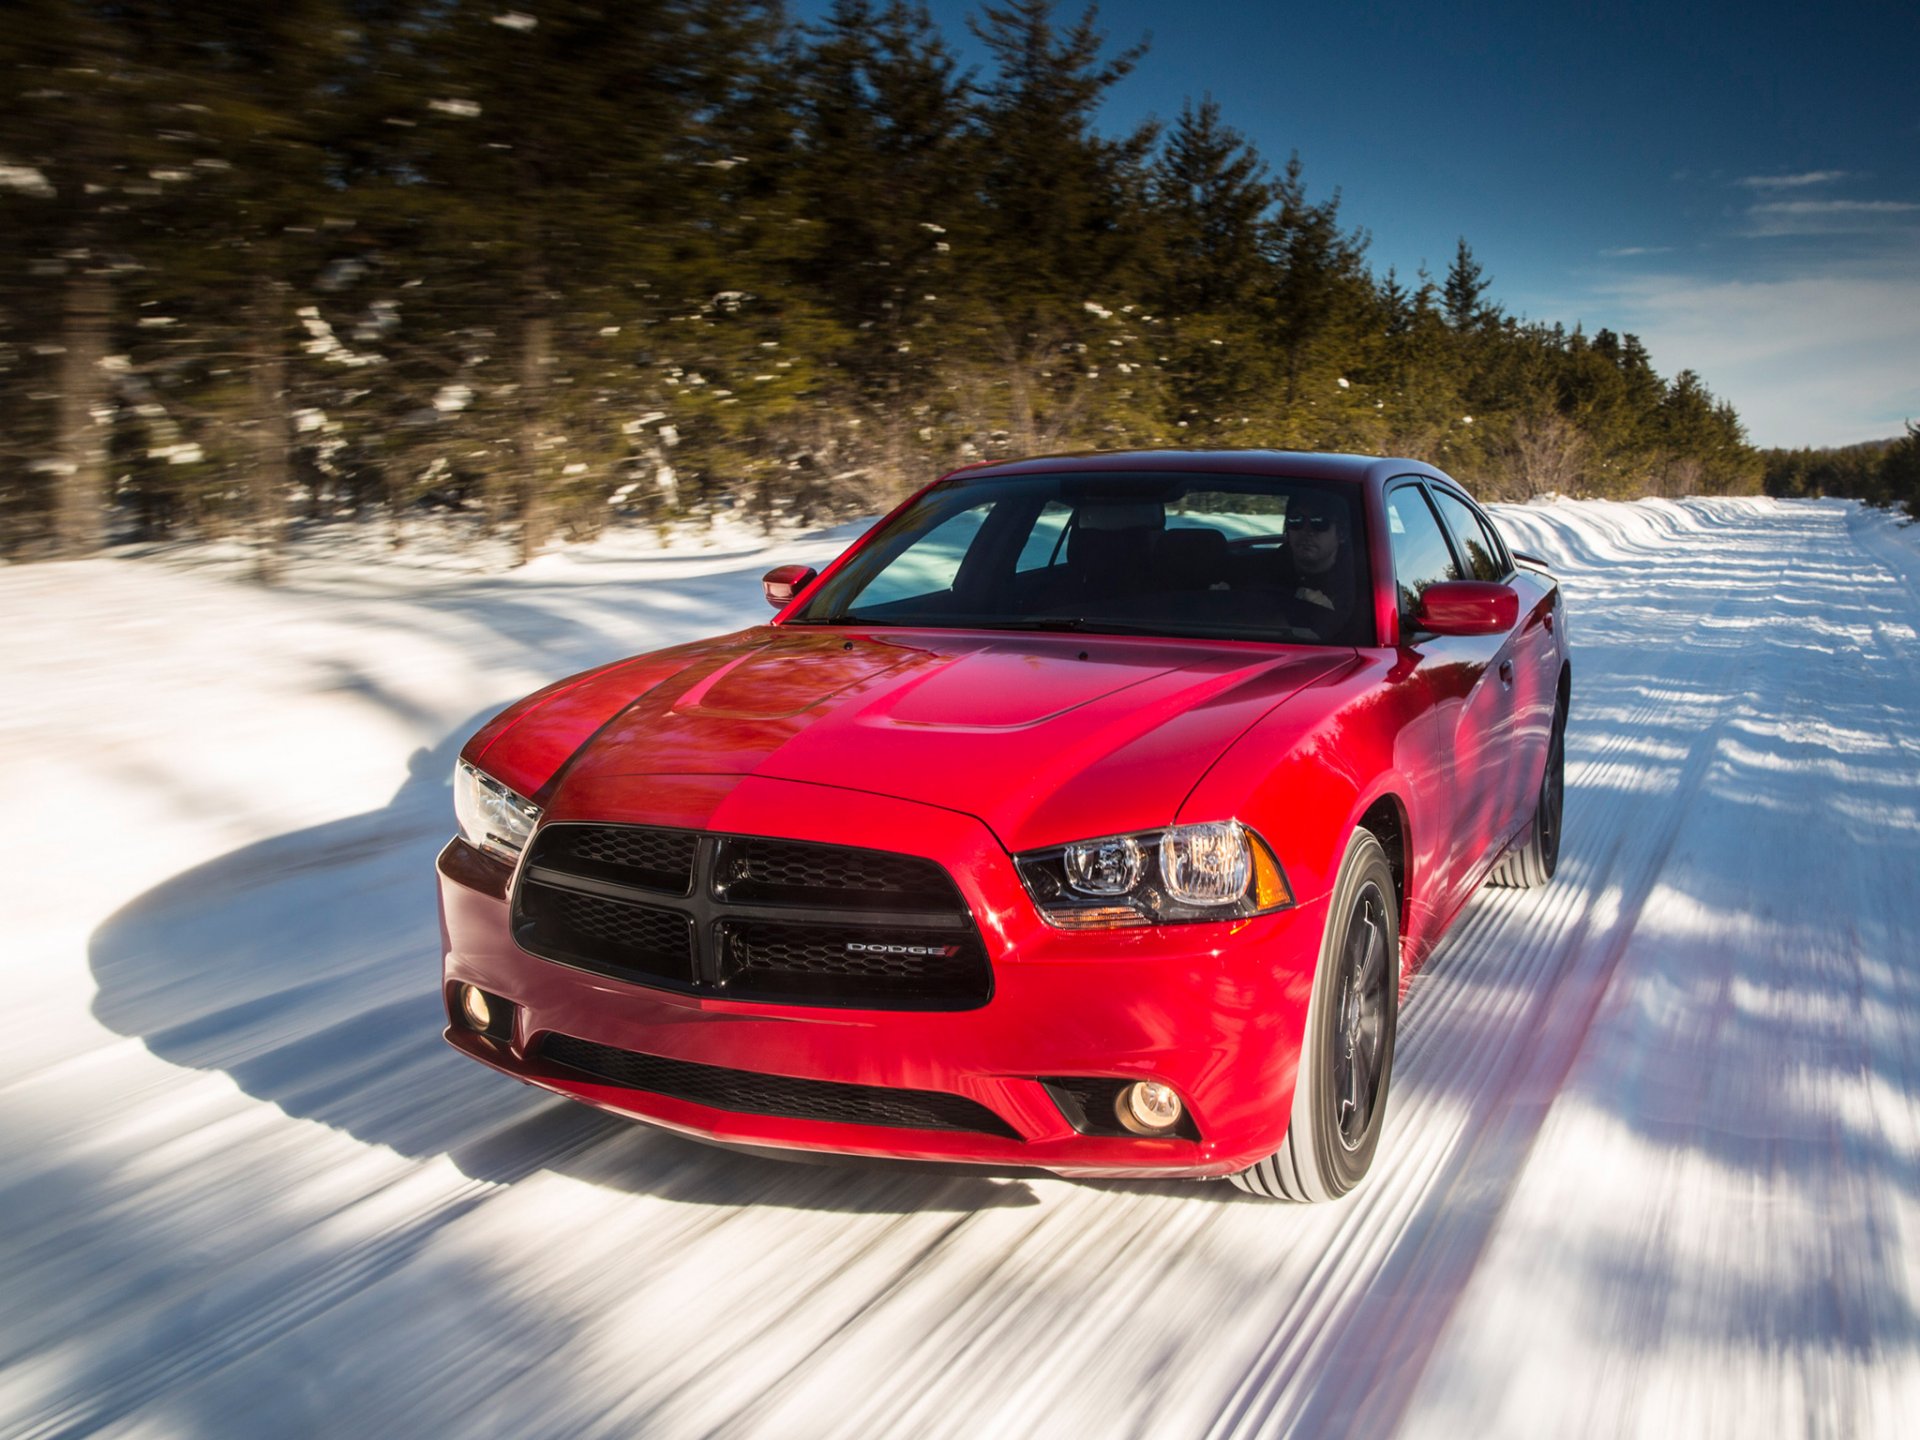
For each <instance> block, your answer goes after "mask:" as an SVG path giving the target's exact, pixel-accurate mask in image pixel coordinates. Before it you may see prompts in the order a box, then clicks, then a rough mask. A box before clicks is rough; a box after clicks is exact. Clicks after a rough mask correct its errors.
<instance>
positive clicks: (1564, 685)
mask: <svg viewBox="0 0 1920 1440" xmlns="http://www.w3.org/2000/svg"><path fill="white" fill-rule="evenodd" d="M1554 703H1555V704H1556V705H1557V706H1559V707H1560V718H1561V719H1562V720H1564V719H1566V716H1567V710H1568V708H1569V707H1570V706H1571V705H1572V704H1573V665H1572V663H1571V662H1569V663H1567V664H1565V665H1562V666H1561V667H1560V693H1559V694H1558V695H1556V696H1555V697H1554Z"/></svg>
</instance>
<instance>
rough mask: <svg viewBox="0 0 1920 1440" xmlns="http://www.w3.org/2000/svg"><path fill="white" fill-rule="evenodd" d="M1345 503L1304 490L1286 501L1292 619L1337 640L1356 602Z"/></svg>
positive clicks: (1323, 638) (1317, 632)
mask: <svg viewBox="0 0 1920 1440" xmlns="http://www.w3.org/2000/svg"><path fill="white" fill-rule="evenodd" d="M1342 509H1343V507H1342V506H1339V505H1336V504H1333V503H1331V502H1330V501H1329V500H1328V499H1327V498H1325V497H1323V496H1317V495H1304V496H1301V497H1300V498H1299V499H1297V500H1295V501H1293V503H1292V504H1290V505H1289V506H1288V507H1287V520H1286V526H1287V558H1288V559H1289V560H1290V561H1291V562H1292V568H1293V581H1292V586H1291V589H1290V592H1289V597H1288V598H1289V599H1290V600H1291V602H1292V603H1291V605H1290V606H1289V607H1288V608H1289V609H1290V611H1291V612H1292V620H1293V623H1295V624H1297V625H1300V626H1303V627H1304V628H1306V629H1309V630H1311V631H1313V632H1314V633H1315V634H1316V635H1318V636H1319V637H1320V638H1321V639H1322V640H1333V639H1335V638H1337V637H1339V636H1342V635H1344V634H1345V633H1346V631H1347V626H1348V622H1349V621H1351V620H1352V619H1353V612H1354V608H1355V606H1356V605H1357V603H1358V600H1359V596H1358V593H1357V592H1358V585H1357V584H1356V581H1355V576H1354V565H1353V553H1352V547H1351V546H1349V545H1348V544H1346V543H1345V535H1344V530H1345V523H1344V522H1345V516H1344V515H1343V514H1341V511H1342Z"/></svg>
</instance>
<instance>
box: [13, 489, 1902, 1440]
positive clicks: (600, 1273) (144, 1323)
mask: <svg viewBox="0 0 1920 1440" xmlns="http://www.w3.org/2000/svg"><path fill="white" fill-rule="evenodd" d="M1500 518H1501V521H1502V524H1503V525H1504V526H1505V527H1506V528H1507V530H1508V533H1509V536H1510V538H1511V539H1512V540H1513V541H1514V543H1515V545H1516V546H1517V547H1518V548H1521V549H1528V550H1533V551H1537V552H1539V553H1541V554H1543V555H1545V556H1547V557H1549V558H1550V559H1551V560H1553V562H1554V563H1555V564H1556V566H1557V567H1558V568H1559V570H1560V573H1561V574H1562V576H1563V578H1564V581H1565V584H1566V587H1567V593H1568V604H1569V612H1570V617H1571V623H1572V632H1573V643H1574V665H1575V684H1574V696H1575V699H1574V712H1573V720H1572V724H1571V727H1570V730H1569V734H1568V775H1567V811H1566V849H1565V851H1564V852H1563V856H1562V862H1561V871H1560V875H1559V878H1558V879H1556V880H1555V882H1554V883H1553V884H1552V885H1551V886H1549V887H1548V888H1547V889H1545V890H1543V891H1533V892H1501V891H1488V892H1486V893H1484V894H1482V895H1481V896H1479V897H1478V898H1477V899H1475V901H1474V902H1473V903H1472V905H1471V906H1470V907H1469V909H1468V911H1467V912H1466V914H1465V916H1464V917H1463V919H1462V920H1461V922H1459V923H1458V925H1457V926H1456V928H1455V930H1454V932H1453V933H1452V935H1451V936H1450V937H1449V939H1448V941H1447V943H1446V944H1445V945H1444V947H1443V948H1442V950H1441V951H1440V953H1439V954H1438V955H1437V956H1436V957H1435V958H1434V960H1433V961H1432V962H1431V963H1430V965H1429V966H1428V968H1427V969H1426V970H1425V971H1424V972H1423V973H1422V974H1421V975H1420V976H1419V977H1418V978H1417V979H1416V980H1415V981H1414V983H1413V986H1412V988H1411V991H1410V993H1409V996H1408V999H1407V1003H1406V1007H1405V1009H1404V1011H1403V1015H1402V1030H1401V1039H1400V1050H1399V1054H1398V1056H1397V1064H1396V1074H1395V1088H1394V1093H1393V1100H1392V1108H1391V1111H1390V1114H1389V1117H1388V1128H1387V1135H1386V1139H1385V1142H1384V1145H1383V1148H1382V1152H1381V1160H1380V1161H1379V1162H1377V1163H1376V1167H1375V1172H1374V1175H1373V1176H1372V1177H1371V1179H1370V1180H1369V1181H1368V1182H1367V1184H1366V1185H1365V1186H1364V1187H1363V1188H1362V1189H1361V1191H1359V1192H1358V1193H1357V1194H1355V1195H1354V1196H1351V1197H1349V1198H1348V1199H1347V1200H1345V1201H1343V1202H1341V1203H1339V1204H1335V1205H1331V1206H1322V1207H1314V1208H1288V1207H1279V1206H1273V1205H1267V1204H1262V1203H1259V1202H1256V1201H1252V1200H1250V1199H1247V1198H1245V1197H1242V1196H1240V1195H1239V1194H1238V1193H1237V1192H1236V1191H1233V1190H1232V1189H1231V1188H1230V1187H1228V1186H1225V1185H1202V1184H1171V1183H1168V1184H1151V1185H1120V1184H1092V1183H1075V1182H1069V1181H1062V1180H1056V1179H1050V1178H1036V1177H1020V1176H1015V1177H1008V1176H990V1175H974V1174H950V1173H944V1172H928V1171H921V1170H909V1169H901V1168H874V1167H864V1168H863V1167H847V1168H832V1167H817V1166H806V1165H794V1164H782V1163H779V1162H775V1161H770V1160H761V1159H756V1158H750V1157H745V1156H740V1155H735V1154H731V1153H727V1152H722V1151H717V1150H710V1149H706V1148H704V1147H701V1146H698V1145H694V1144H691V1143H689V1142H686V1141H683V1140H680V1139H678V1138H676V1137H673V1136H669V1135H666V1134H662V1133H657V1132H653V1131H649V1130H647V1129H645V1128H643V1127H639V1126H634V1125H629V1124H626V1123H623V1122H620V1121H616V1120H612V1119H609V1118H606V1117H603V1116H600V1115H598V1114H596V1113H593V1112H590V1111H587V1110H585V1109H582V1108H580V1107H576V1106H572V1105H569V1104H566V1103H564V1102H561V1101H557V1100H554V1099H552V1098H550V1097H547V1096H544V1095H542V1094H540V1093H537V1092H534V1091H531V1090H526V1089H523V1088H521V1087H519V1086H516V1085H514V1084H513V1083H512V1082H511V1081H508V1080H505V1079H503V1078H501V1077H497V1076H494V1075H491V1074H489V1073H487V1072H485V1071H483V1070H481V1069H480V1068H478V1067H476V1066H474V1065H473V1064H472V1063H471V1062H469V1061H466V1060H464V1059H462V1058H461V1057H459V1056H457V1055H455V1054H454V1053H453V1052H452V1051H451V1050H449V1049H448V1048H447V1047H446V1046H444V1045H443V1044H442V1043H441V1041H440V1039H439V1029H440V1025H441V1018H440V1014H439V1004H438V999H437V996H436V991H435V983H436V977H437V958H438V957H437V948H438V946H437V934H436V930H435V920H434V908H433V890H432V859H433V855H434V852H435V851H436V850H437V848H438V847H439V845H440V844H441V843H442V841H443V840H444V838H445V836H446V834H447V833H448V831H449V828H450V817H449V814H448V796H449V791H448V788H447V785H446V776H447V773H448V771H449V769H450V767H451V763H452V757H453V754H454V751H455V749H456V748H457V746H458V744H459V743H460V741H461V739H463V738H464V736H465V735H466V733H467V732H468V731H469V730H470V729H471V728H472V726H473V725H474V724H475V723H477V721H478V720H479V719H480V718H482V717H483V716H484V714H485V713H488V712H489V711H490V710H491V709H492V708H494V707H495V706H497V705H498V704H499V703H501V702H503V701H505V700H507V699H510V698H512V697H513V696H515V695H517V694H519V693H521V692H522V691H524V690H527V689H530V688H532V686H533V685H535V684H537V683H539V682H541V681H543V680H545V679H547V678H550V677H552V676H554V675H557V674H561V673H565V672H567V671H571V670H574V669H578V668H581V667H582V666H584V665H586V664H589V663H592V662H593V661H596V660H598V659H601V658H605V657H609V656H612V655H616V654H621V653H627V652H629V651H634V650H640V649H646V648H651V647H653V646H655V645H658V644H663V643H668V642H671V641H675V640H680V639H687V638H692V637H694V636H697V635H701V634H707V633H713V632H716V631H720V630H724V629H729V628H732V627H734V626H735V625H737V624H740V623H745V622H748V621H751V620H754V619H757V618H758V616H759V615H761V614H764V613H765V611H764V607H763V606H762V604H761V602H760V599H759V595H758V585H757V584H756V583H755V580H756V577H757V576H758V574H759V572H760V571H761V570H763V569H764V568H766V566H767V565H768V564H770V563H774V562H775V561H777V560H782V559H803V560H812V561H816V562H817V561H818V560H820V559H823V558H825V557H826V556H828V555H831V554H832V553H834V552H835V551H836V550H837V549H838V548H839V546H840V545H842V544H844V541H845V537H844V535H841V536H832V537H826V538H821V539H814V540H809V541H803V542H799V543H794V544H786V545H782V546H780V547H778V548H777V549H776V550H774V551H770V552H763V551H761V550H760V549H758V548H756V547H754V546H751V545H745V544H743V545H740V546H737V547H735V548H734V549H732V550H731V551H729V550H726V549H724V548H723V549H719V550H713V549H709V550H705V551H697V552H678V551H674V552H662V553H658V554H645V553H632V554H625V555H623V554H620V553H618V552H617V551H615V550H614V549H612V548H609V547H602V548H596V549H593V550H587V551H582V552H579V553H577V554H574V555H571V556H568V557H563V558H550V559H547V560H543V561H541V562H538V563H537V564H536V565H535V566H533V567H531V568H530V569H529V570H527V571H525V572H522V573H520V574H517V575H514V576H511V577H506V578H482V577H478V576H474V575H464V574H461V573H459V572H458V571H456V570H453V569H442V570H434V569H432V568H427V567H420V566H413V567H386V568H369V567H364V566H363V567H355V566H352V565H348V564H345V563H329V562H325V561H321V560H311V561H308V562H305V563H303V564H302V565H300V566H298V567H296V569H295V571H294V577H293V580H292V582H291V583H290V584H289V585H288V586H286V587H285V588H284V589H282V590H279V591H275V592H262V591H259V590H257V589H254V588H251V587H249V586H247V585H245V584H242V583H239V582H236V581H233V580H229V579H225V578H221V577H220V576H219V575H218V574H216V573H213V572H211V571H209V570H208V569H207V568H205V567H201V566H188V565H180V564H170V563H168V562H166V561H163V560H150V561H144V562H139V563H133V562H128V561H124V560H122V561H96V562H87V563H83V564H78V565H66V566H40V567H32V568H21V569H13V570H7V571H0V613H3V614H4V615H5V617H6V619H5V623H4V625H3V626H0V674H4V676H5V677H6V678H5V689H4V691H0V797H4V812H3V813H5V814H6V816H7V817H8V820H9V822H10V823H8V824H7V825H6V826H5V827H4V831H3V832H0V875H4V876H5V891H4V893H5V896H6V911H5V914H6V919H5V921H4V932H0V933H4V952H0V979H3V980H4V984H5V1015H6V1025H5V1031H4V1033H5V1036H6V1043H5V1045H4V1046H3V1047H0V1433H4V1434H6V1435H9V1436H11V1435H16V1434H17V1435H34V1436H40V1435H63V1434H73V1433H96V1432H107V1433H112V1434H127V1435H153V1436H161V1435H182V1436H202V1435H234V1436H243V1435H244V1436H254V1435H259V1434H262V1433H267V1434H273V1435H295V1434H304V1433H315V1434H327V1435H398V1434H408V1435H413V1434H446V1435H459V1436H462V1437H465V1436H473V1435H511V1436H520V1435H573V1434H590V1435H609V1436H612V1435H648V1436H675V1437H677V1436H693V1435H764V1436H781V1437H786V1436H807V1437H811V1436H847V1437H869V1436H876V1435H901V1436H913V1437H916V1440H917V1437H923V1436H944V1435H952V1436H968V1437H972V1436H979V1435H988V1434H1042V1435H1062V1436H1089V1435H1101V1436H1105V1435H1146V1436H1216V1435H1217V1436H1227V1435H1267V1434H1281V1433H1300V1434H1313V1435H1360V1436H1371V1435H1409V1436H1444V1437H1454V1436H1460V1435H1474V1434H1495V1435H1513V1436H1528V1437H1531V1436H1538V1435H1552V1434H1576V1435H1592V1436H1609V1437H1610V1436H1615V1435H1624V1434H1642V1435H1648V1436H1660V1437H1670V1436H1705V1435H1730V1436H1731V1435H1736V1434H1738V1435H1741V1436H1743V1437H1745V1436H1753V1435H1784V1434H1793V1435H1800V1434H1832V1435H1845V1436H1854V1435H1887V1436H1893V1435H1906V1434H1912V1433H1914V1430H1915V1428H1916V1426H1920V962H1916V961H1915V960H1914V959H1913V958H1912V946H1911V941H1910V938H1909V937H1910V936H1912V935H1914V934H1916V933H1920V634H1917V633H1916V626H1920V552H1917V551H1916V549H1915V548H1914V546H1913V542H1912V539H1911V537H1910V536H1908V535H1906V534H1903V533H1901V532H1899V531H1897V530H1896V529H1895V528H1894V527H1893V526H1892V525H1891V524H1890V523H1889V522H1888V521H1886V520H1885V519H1884V518H1883V517H1881V516H1878V515H1875V514H1873V513H1871V512H1863V511H1861V510H1859V509H1858V508H1856V507H1852V506H1847V505H1842V504H1838V503H1817V504H1816V503H1803V504H1791V505H1788V504H1776V503H1773V502H1767V501H1717V502H1704V501H1703V502H1689V503H1685V504H1668V503H1659V502H1644V503H1640V504H1635V505H1610V504H1601V503H1581V504H1570V503H1562V504H1557V505H1552V506H1542V507H1532V508H1527V509H1504V510H1502V511H1501V512H1500Z"/></svg>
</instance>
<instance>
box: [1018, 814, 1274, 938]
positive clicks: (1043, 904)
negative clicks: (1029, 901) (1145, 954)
mask: <svg viewBox="0 0 1920 1440" xmlns="http://www.w3.org/2000/svg"><path fill="white" fill-rule="evenodd" d="M1013 859H1014V865H1015V867H1016V868H1017V869H1018V870H1019V872H1020V879H1021V881H1022V883H1024V884H1025V885H1026V887H1027V893H1028V894H1030V895H1031V896H1033V901H1034V904H1036V905H1038V906H1039V907H1040V913H1041V915H1043V916H1044V917H1045V918H1046V920H1047V922H1048V923H1049V924H1052V925H1058V926H1060V927H1061V928H1063V929H1067V930H1112V929H1121V928H1125V927H1130V926H1135V925H1165V924H1181V923H1189V922H1192V921H1197V920H1233V919H1239V918H1242V917H1244V916H1248V915H1263V914H1265V913H1266V912H1268V911H1269V910H1279V909H1282V908H1284V907H1286V906H1288V905H1291V904H1292V903H1293V892H1292V891H1291V890H1289V889H1288V888H1287V881H1286V877H1285V876H1284V875H1283V874H1281V872H1280V862H1279V861H1277V860H1275V859H1274V858H1273V851H1272V850H1270V849H1269V848H1268V847H1267V842H1266V841H1264V840H1262V839H1261V838H1260V837H1259V836H1258V835H1256V834H1254V832H1253V831H1252V830H1250V829H1249V828H1247V827H1246V826H1245V825H1242V824H1241V823H1240V822H1239V821H1238V820H1220V821H1214V822H1211V823H1209V824H1205V825H1175V826H1173V827H1171V828H1169V829H1166V830H1146V831H1142V832H1139V833H1137V834H1133V835H1106V836H1102V837H1101V838H1100V839H1097V840H1080V841H1076V842H1075V843H1073V844H1071V845H1060V846H1056V847H1055V848H1053V849H1051V850H1034V851H1030V852H1029V853H1027V854H1025V855H1016V856H1014V857H1013Z"/></svg>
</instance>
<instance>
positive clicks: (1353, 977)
mask: <svg viewBox="0 0 1920 1440" xmlns="http://www.w3.org/2000/svg"><path fill="white" fill-rule="evenodd" d="M1399 1001H1400V918H1399V911H1398V907H1397V905H1396V902H1395V899H1394V891H1393V872H1392V870H1391V869H1390V868H1389V867H1388V865H1387V856H1386V852H1385V851H1384V850H1382V849H1381V848H1380V842H1379V841H1378V840H1377V839H1375V838H1374V837H1373V835H1372V834H1370V833H1369V832H1368V831H1365V830H1356V831H1355V832H1354V833H1353V837H1352V838H1351V839H1350V840H1348V842H1347V853H1346V857H1345V859H1344V860H1342V862H1341V865H1340V878H1339V879H1338V880H1337V881H1335V882H1334V887H1333V898H1332V900H1331V901H1329V903H1328V906H1327V928H1326V933H1325V934H1324V935H1323V936H1322V937H1321V941H1320V958H1319V962H1318V964H1317V965H1316V966H1315V967H1314V979H1313V996H1312V998H1311V1000H1309V1002H1308V1004H1307V1028H1306V1034H1305V1036H1304V1037H1303V1039H1302V1041H1301V1046H1300V1072H1299V1076H1298V1078H1297V1079H1296V1081H1295V1083H1294V1088H1293V1110H1292V1113H1291V1115H1290V1117H1289V1120H1288V1125H1287V1137H1286V1139H1285V1140H1283V1141H1281V1142H1280V1148H1279V1149H1278V1150H1276V1151H1275V1152H1274V1153H1273V1154H1272V1155H1270V1156H1268V1157H1267V1158H1266V1159H1265V1160H1262V1161H1261V1162H1260V1163H1259V1164H1257V1165H1255V1166H1253V1167H1252V1168H1251V1169H1248V1170H1243V1171H1241V1172H1240V1173H1239V1174H1238V1175H1234V1176H1230V1177H1229V1178H1230V1179H1231V1180H1232V1181H1233V1183H1234V1184H1235V1185H1237V1186H1239V1187H1240V1189H1242V1190H1244V1191H1246V1192H1247V1193H1248V1194H1250V1195H1259V1196H1262V1197H1264V1198H1266V1199H1270V1200H1294V1201H1318V1200H1337V1199H1338V1198H1339V1197H1340V1196H1342V1195H1344V1194H1346V1193H1347V1192H1348V1191H1349V1190H1351V1189H1353V1187H1354V1186H1356V1185H1358V1184H1359V1183H1360V1181H1361V1180H1362V1179H1363V1178H1364V1177H1365V1176H1366V1173H1367V1167H1368V1166H1369V1165H1371V1164H1372V1163H1373V1152H1374V1150H1375V1148H1376V1147H1377V1146H1378V1145H1379V1143H1380V1127H1381V1120H1382V1117H1383V1116H1384V1115H1385V1113H1386V1108H1387V1085H1388V1080H1389V1078H1390V1076H1391V1075H1392V1072H1393V1036H1394V1026H1395V1021H1396V1018H1397V1016H1398V1011H1399Z"/></svg>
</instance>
